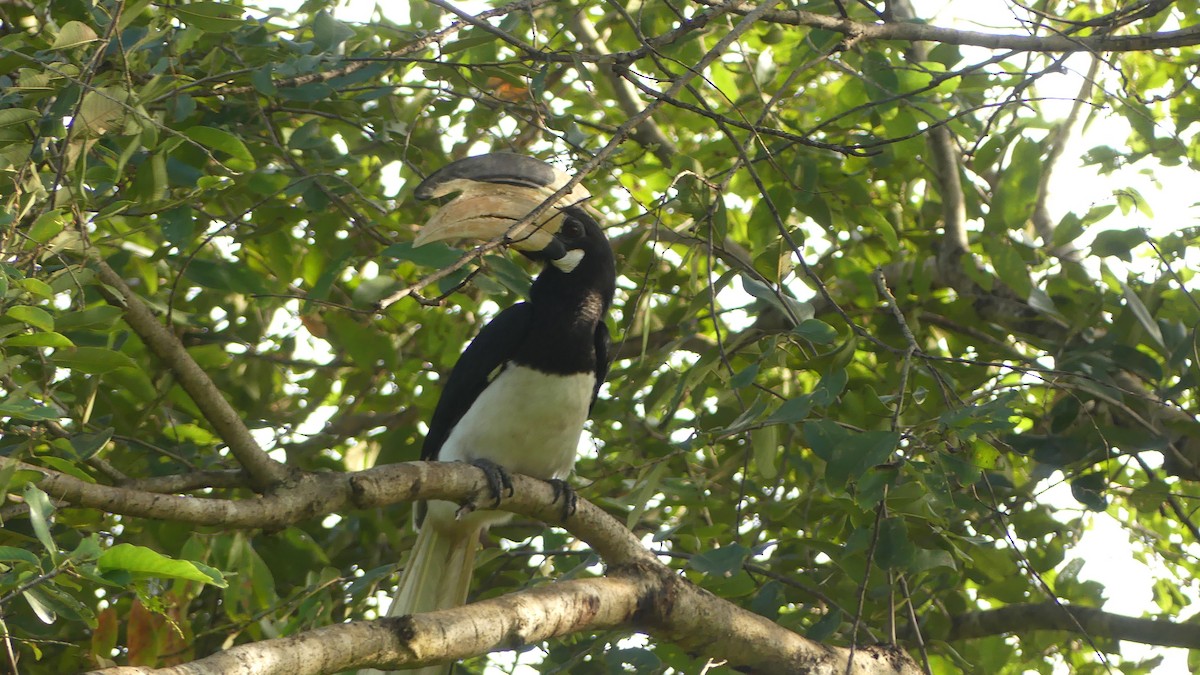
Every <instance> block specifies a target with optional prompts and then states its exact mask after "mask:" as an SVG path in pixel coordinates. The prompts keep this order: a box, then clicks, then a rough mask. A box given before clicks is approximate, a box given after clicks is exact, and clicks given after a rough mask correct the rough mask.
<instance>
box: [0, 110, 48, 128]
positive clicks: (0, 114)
mask: <svg viewBox="0 0 1200 675" xmlns="http://www.w3.org/2000/svg"><path fill="white" fill-rule="evenodd" d="M40 117H41V114H40V113H38V111H36V110H27V109H25V108H5V109H3V110H0V128H3V127H11V126H13V125H15V124H24V123H26V122H32V121H33V120H36V119H38V118H40Z"/></svg>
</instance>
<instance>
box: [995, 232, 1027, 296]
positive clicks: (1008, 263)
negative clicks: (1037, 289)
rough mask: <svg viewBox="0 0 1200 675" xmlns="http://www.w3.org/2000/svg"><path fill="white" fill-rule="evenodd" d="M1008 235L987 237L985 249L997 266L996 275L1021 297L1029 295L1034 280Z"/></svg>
mask: <svg viewBox="0 0 1200 675" xmlns="http://www.w3.org/2000/svg"><path fill="white" fill-rule="evenodd" d="M1007 239H1008V237H1007V236H1006V235H1002V236H999V237H985V238H984V249H985V250H987V252H988V255H989V256H991V260H992V266H993V267H995V268H996V276H998V277H1000V280H1001V281H1003V282H1004V284H1005V285H1006V286H1008V287H1009V288H1011V289H1012V290H1013V292H1014V293H1016V294H1017V297H1019V298H1027V297H1029V293H1030V292H1031V291H1032V290H1033V281H1031V280H1030V278H1029V267H1028V266H1027V265H1026V264H1025V261H1024V260H1023V259H1022V258H1021V254H1020V253H1018V252H1017V249H1016V245H1015V244H1014V243H1013V242H1011V241H1007Z"/></svg>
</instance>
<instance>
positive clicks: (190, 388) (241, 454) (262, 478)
mask: <svg viewBox="0 0 1200 675" xmlns="http://www.w3.org/2000/svg"><path fill="white" fill-rule="evenodd" d="M95 264H96V270H97V272H98V274H99V277H100V280H101V281H103V282H104V284H105V285H106V286H108V287H110V288H111V289H113V290H115V291H116V295H114V294H112V293H111V292H107V293H105V296H106V299H107V300H108V303H109V304H110V305H113V306H116V307H120V308H121V309H123V310H124V311H125V323H127V324H129V327H130V328H132V329H133V332H135V333H137V335H138V337H140V338H141V339H142V342H143V343H145V345H146V348H147V349H149V350H150V351H151V353H153V354H154V355H155V356H157V357H158V358H159V359H161V360H162V362H163V363H164V364H165V365H166V366H167V368H169V369H170V370H171V372H172V373H174V374H175V378H176V379H177V380H178V381H179V385H180V386H181V387H183V390H184V391H186V392H187V394H188V396H190V397H191V398H192V400H193V401H195V403H196V407H197V408H199V409H200V412H201V413H203V414H204V418H205V419H207V420H208V423H209V424H211V425H212V427H213V429H214V430H215V431H216V432H217V435H219V436H220V437H221V439H222V440H224V441H225V443H226V445H228V446H229V451H230V452H232V453H233V456H234V458H236V459H237V461H238V463H240V464H241V465H242V467H244V468H245V469H246V472H247V473H249V474H250V479H251V481H252V484H253V485H254V487H255V488H256V489H258V490H260V491H263V490H266V489H267V488H269V487H271V486H273V485H276V484H278V483H282V482H283V481H284V480H286V479H287V477H288V468H287V467H286V466H284V465H283V464H281V463H279V462H277V461H275V460H273V459H271V457H270V456H269V455H268V454H267V453H266V451H264V450H263V449H262V448H261V447H260V446H259V445H258V441H256V440H254V437H253V436H252V435H250V429H249V428H247V427H246V425H245V423H244V422H242V418H241V416H240V415H238V412H237V411H236V410H234V409H233V406H231V405H229V401H226V400H225V397H224V396H223V395H222V394H221V390H220V389H217V386H216V385H215V384H213V381H212V379H211V378H209V376H208V373H205V372H204V370H203V369H202V368H201V367H200V365H199V364H197V363H196V362H195V361H194V360H193V359H192V357H191V355H190V354H188V352H187V349H186V348H185V347H184V346H183V343H182V342H180V341H179V338H178V337H177V336H176V335H175V334H174V333H172V332H171V331H170V330H168V329H167V327H166V326H164V325H163V324H162V323H160V322H159V321H158V319H157V318H155V316H154V314H153V313H152V312H151V311H150V308H149V307H147V306H146V303H144V302H142V299H141V298H140V297H138V295H137V294H136V293H134V292H133V289H131V288H129V285H128V284H126V283H125V280H124V279H122V278H121V275H119V274H117V273H116V271H115V270H113V268H111V267H109V266H108V263H106V262H104V261H103V260H99V259H97V260H96V261H95Z"/></svg>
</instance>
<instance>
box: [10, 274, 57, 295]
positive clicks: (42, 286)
mask: <svg viewBox="0 0 1200 675" xmlns="http://www.w3.org/2000/svg"><path fill="white" fill-rule="evenodd" d="M17 285H18V286H20V287H21V288H23V289H25V290H27V291H29V292H30V293H32V294H33V295H36V296H38V297H39V298H43V299H46V300H49V299H51V298H53V297H54V287H53V286H51V285H50V284H48V283H46V282H44V281H42V280H41V279H35V278H32V277H30V278H28V279H21V280H20V281H18V282H17Z"/></svg>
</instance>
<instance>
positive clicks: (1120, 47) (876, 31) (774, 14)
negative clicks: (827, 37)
mask: <svg viewBox="0 0 1200 675" xmlns="http://www.w3.org/2000/svg"><path fill="white" fill-rule="evenodd" d="M697 2H699V3H700V4H702V5H709V6H712V5H716V4H718V2H717V0H697ZM733 11H734V12H735V13H737V14H745V13H747V12H748V10H746V9H740V8H739V9H734V10H733ZM762 20H763V21H770V22H773V23H781V24H785V25H788V26H808V27H810V28H823V29H825V30H830V31H835V32H838V33H842V34H844V35H847V36H853V37H855V38H857V39H858V40H901V41H907V42H941V43H944V44H950V45H970V46H973V47H986V48H988V49H1008V50H1013V51H1018V52H1094V53H1095V52H1133V51H1149V50H1155V49H1172V48H1176V47H1191V46H1194V45H1197V44H1200V26H1188V27H1186V28H1182V29H1180V30H1174V31H1161V32H1157V33H1144V34H1142V35H1092V36H1088V37H1067V36H1065V35H1050V36H1044V37H1038V36H1032V35H1000V34H996V33H981V32H979V31H973V30H958V29H954V28H941V27H939V26H931V25H929V24H923V23H915V22H909V21H898V22H889V23H861V22H858V21H851V20H849V19H840V18H836V17H832V16H829V15H826V14H816V13H814V12H806V11H804V10H799V9H792V10H772V11H769V12H767V13H766V14H764V15H763V17H762Z"/></svg>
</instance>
